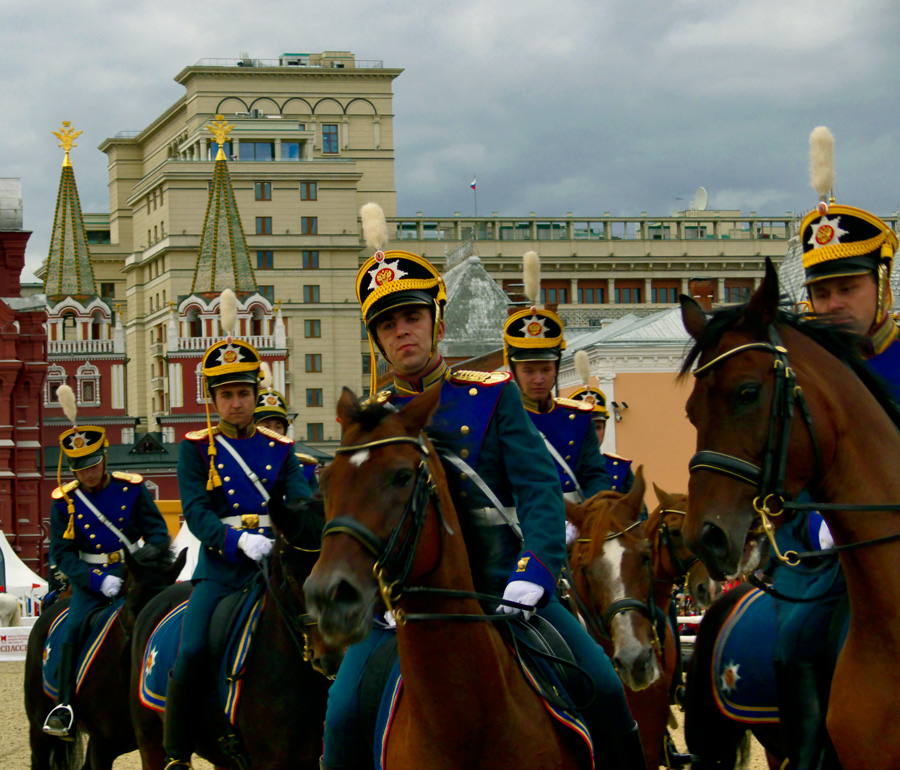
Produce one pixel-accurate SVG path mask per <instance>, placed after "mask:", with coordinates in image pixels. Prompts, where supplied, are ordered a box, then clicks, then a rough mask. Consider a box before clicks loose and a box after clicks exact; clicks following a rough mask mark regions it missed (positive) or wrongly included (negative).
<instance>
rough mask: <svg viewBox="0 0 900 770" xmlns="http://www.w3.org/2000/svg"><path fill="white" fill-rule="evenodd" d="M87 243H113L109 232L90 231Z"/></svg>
mask: <svg viewBox="0 0 900 770" xmlns="http://www.w3.org/2000/svg"><path fill="white" fill-rule="evenodd" d="M87 241H88V243H90V244H92V245H93V244H100V243H111V242H112V241H111V240H110V232H109V230H88V233H87Z"/></svg>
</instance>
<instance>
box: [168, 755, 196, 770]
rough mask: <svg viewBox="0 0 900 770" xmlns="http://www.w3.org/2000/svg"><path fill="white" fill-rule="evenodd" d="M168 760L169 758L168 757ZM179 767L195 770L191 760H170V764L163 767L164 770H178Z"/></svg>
mask: <svg viewBox="0 0 900 770" xmlns="http://www.w3.org/2000/svg"><path fill="white" fill-rule="evenodd" d="M167 759H168V757H167ZM179 767H189V768H191V770H193V767H194V766H193V765H192V764H191V760H189V759H169V763H168V764H167V765H166V766H165V767H163V770H170V768H171V769H172V770H176V768H179Z"/></svg>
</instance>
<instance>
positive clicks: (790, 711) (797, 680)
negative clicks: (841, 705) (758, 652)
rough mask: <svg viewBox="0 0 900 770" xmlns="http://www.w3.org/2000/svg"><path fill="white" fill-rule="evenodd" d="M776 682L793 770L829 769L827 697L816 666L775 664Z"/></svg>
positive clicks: (784, 733)
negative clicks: (822, 688) (826, 726)
mask: <svg viewBox="0 0 900 770" xmlns="http://www.w3.org/2000/svg"><path fill="white" fill-rule="evenodd" d="M775 681H776V682H777V684H778V712H779V717H780V719H781V733H782V736H783V737H784V741H785V745H786V746H787V752H788V758H789V760H790V761H789V765H788V766H789V767H790V770H825V768H827V767H829V766H830V763H827V762H826V746H827V744H828V735H827V732H826V729H825V714H826V712H827V710H828V697H827V693H823V692H822V690H821V689H820V686H819V681H818V677H817V674H816V669H815V666H814V664H813V663H812V662H810V661H802V662H800V663H793V664H790V665H786V664H784V663H780V662H776V663H775Z"/></svg>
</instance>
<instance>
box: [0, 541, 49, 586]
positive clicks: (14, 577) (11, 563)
mask: <svg viewBox="0 0 900 770" xmlns="http://www.w3.org/2000/svg"><path fill="white" fill-rule="evenodd" d="M0 551H3V561H4V564H5V565H6V590H7V592H8V593H11V594H14V595H15V596H43V595H44V594H45V593H47V581H46V580H44V578H42V577H41V576H40V575H38V574H37V573H36V572H34V571H33V570H31V569H30V568H29V567H28V566H26V564H25V562H23V561H22V560H21V559H20V558H19V556H18V554H16V552H15V551H14V550H13V549H12V547H11V546H10V544H9V543H8V542H7V541H6V535H4V534H3V530H2V529H0ZM35 586H37V588H35Z"/></svg>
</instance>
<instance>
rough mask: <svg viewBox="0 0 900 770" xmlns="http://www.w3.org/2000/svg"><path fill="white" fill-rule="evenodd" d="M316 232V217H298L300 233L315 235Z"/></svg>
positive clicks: (317, 222) (317, 230) (317, 229)
mask: <svg viewBox="0 0 900 770" xmlns="http://www.w3.org/2000/svg"><path fill="white" fill-rule="evenodd" d="M318 232H319V218H318V217H300V235H316V234H317V233H318Z"/></svg>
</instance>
